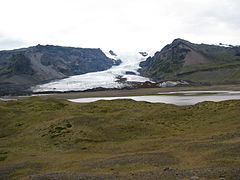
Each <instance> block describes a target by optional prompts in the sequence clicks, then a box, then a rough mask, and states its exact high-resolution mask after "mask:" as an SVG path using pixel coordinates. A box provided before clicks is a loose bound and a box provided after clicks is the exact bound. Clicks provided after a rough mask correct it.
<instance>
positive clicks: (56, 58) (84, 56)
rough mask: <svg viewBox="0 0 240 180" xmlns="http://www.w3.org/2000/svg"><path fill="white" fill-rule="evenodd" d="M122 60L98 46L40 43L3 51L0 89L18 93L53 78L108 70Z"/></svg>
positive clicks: (0, 65)
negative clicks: (84, 46)
mask: <svg viewBox="0 0 240 180" xmlns="http://www.w3.org/2000/svg"><path fill="white" fill-rule="evenodd" d="M119 63H120V61H116V60H114V59H111V58H108V57H107V56H106V55H105V54H104V53H103V51H102V50H101V49H99V48H96V49H94V48H75V47H62V46H53V45H46V46H42V45H37V46H32V47H29V48H21V49H15V50H6V51H0V91H6V90H7V89H12V90H13V91H14V89H15V90H16V92H17V91H18V90H19V89H21V90H22V89H27V88H29V87H30V86H32V85H36V84H40V83H45V82H49V81H51V80H57V79H63V78H66V77H69V76H73V75H80V74H84V73H88V72H97V71H102V70H106V69H109V68H110V67H112V66H113V65H117V64H119Z"/></svg>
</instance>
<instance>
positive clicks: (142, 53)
mask: <svg viewBox="0 0 240 180" xmlns="http://www.w3.org/2000/svg"><path fill="white" fill-rule="evenodd" d="M139 54H141V55H142V56H143V57H146V56H148V53H147V52H139Z"/></svg>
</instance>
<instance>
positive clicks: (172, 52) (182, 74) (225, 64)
mask: <svg viewBox="0 0 240 180" xmlns="http://www.w3.org/2000/svg"><path fill="white" fill-rule="evenodd" d="M140 66H141V67H142V69H141V70H140V71H141V74H142V75H143V76H146V77H150V78H152V79H153V80H155V81H167V80H186V81H191V82H193V83H197V84H199V83H200V84H222V83H236V82H239V81H240V47H239V46H228V47H226V46H216V45H207V44H193V43H191V42H188V41H186V40H183V39H175V40H174V41H173V42H172V43H171V44H168V45H166V46H165V47H164V48H163V49H162V50H161V51H159V52H156V53H155V55H154V56H153V57H149V58H148V59H147V60H146V61H145V62H142V63H141V64H140Z"/></svg>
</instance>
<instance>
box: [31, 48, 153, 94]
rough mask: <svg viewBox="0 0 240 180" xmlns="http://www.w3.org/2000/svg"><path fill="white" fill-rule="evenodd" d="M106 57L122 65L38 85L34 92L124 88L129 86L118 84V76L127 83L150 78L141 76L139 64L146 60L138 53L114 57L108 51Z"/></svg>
mask: <svg viewBox="0 0 240 180" xmlns="http://www.w3.org/2000/svg"><path fill="white" fill-rule="evenodd" d="M104 53H105V54H106V56H108V57H110V58H112V59H116V60H117V59H121V60H122V63H121V64H120V65H118V66H113V67H112V68H110V69H108V70H105V71H100V72H92V73H87V74H83V75H76V76H71V77H69V78H65V79H62V80H57V81H53V82H50V83H47V84H42V85H38V86H35V87H33V88H32V90H33V91H34V92H44V91H83V90H87V89H93V88H97V87H102V88H122V87H125V86H127V84H126V83H119V82H116V80H117V79H116V78H117V77H118V76H122V77H123V78H127V82H130V81H132V82H145V81H149V79H148V78H145V77H142V76H140V75H139V73H138V72H137V70H138V69H139V63H140V62H141V61H144V60H146V58H147V57H143V56H142V55H140V54H139V53H138V52H127V53H126V52H115V53H116V54H117V56H112V55H111V54H109V52H108V51H105V52H104ZM127 71H130V72H134V73H135V74H136V75H129V74H128V75H127V74H126V72H127Z"/></svg>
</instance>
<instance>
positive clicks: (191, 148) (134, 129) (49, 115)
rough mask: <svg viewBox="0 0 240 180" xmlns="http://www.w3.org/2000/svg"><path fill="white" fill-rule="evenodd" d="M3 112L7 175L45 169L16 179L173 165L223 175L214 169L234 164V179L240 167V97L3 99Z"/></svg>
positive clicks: (1, 145) (1, 146)
mask: <svg viewBox="0 0 240 180" xmlns="http://www.w3.org/2000/svg"><path fill="white" fill-rule="evenodd" d="M0 107H4V111H2V112H1V116H0V128H1V131H0V132H1V135H4V136H1V138H0V157H2V160H1V162H0V165H1V166H0V170H1V167H15V164H19V163H20V164H21V163H23V164H25V163H27V162H31V163H37V164H39V166H38V168H37V169H36V168H32V167H31V166H29V169H28V170H27V171H21V173H15V174H14V173H13V174H12V176H14V178H15V179H21V178H23V179H24V178H26V177H27V176H30V175H33V174H41V173H45V172H56V171H58V172H61V171H67V172H83V173H93V172H94V173H101V172H104V173H111V172H112V171H114V172H119V173H129V172H130V171H131V172H135V173H137V172H138V171H142V172H145V171H155V170H157V171H162V169H164V168H166V167H169V166H170V167H171V168H173V169H182V170H186V171H187V170H189V169H190V170H191V169H204V170H206V172H208V171H207V170H208V168H209V167H212V169H211V171H213V172H216V174H217V175H219V174H218V172H220V171H218V170H217V169H214V168H215V167H217V168H220V169H221V168H222V169H223V168H226V167H227V168H228V169H227V170H226V169H225V170H224V171H226V176H228V174H230V173H232V172H231V169H233V168H235V167H239V166H240V157H239V154H238V150H239V145H238V144H239V143H240V134H239V129H240V124H239V122H240V111H239V107H240V101H239V100H230V101H224V102H218V103H215V102H202V103H199V104H196V105H192V106H175V105H167V104H161V103H157V104H151V103H147V102H136V101H133V100H113V101H97V102H94V103H71V102H68V101H65V100H60V99H57V100H56V99H48V98H46V97H34V98H26V99H22V100H18V101H12V102H2V101H0ZM56 107H57V108H56ZM13 110H14V111H13ZM16 110H17V111H16ZM19 112H21V113H19ZM18 124H22V125H20V126H18ZM8 152H9V153H8ZM7 157H8V158H7ZM6 158H7V161H6ZM6 162H7V163H6ZM231 163H232V164H233V165H231ZM17 167H19V165H18V166H17ZM112 168H113V169H114V170H111V169H112ZM204 172H205V171H204ZM209 172H210V171H209ZM228 172H229V173H228ZM184 177H185V176H184ZM214 177H215V176H214Z"/></svg>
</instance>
